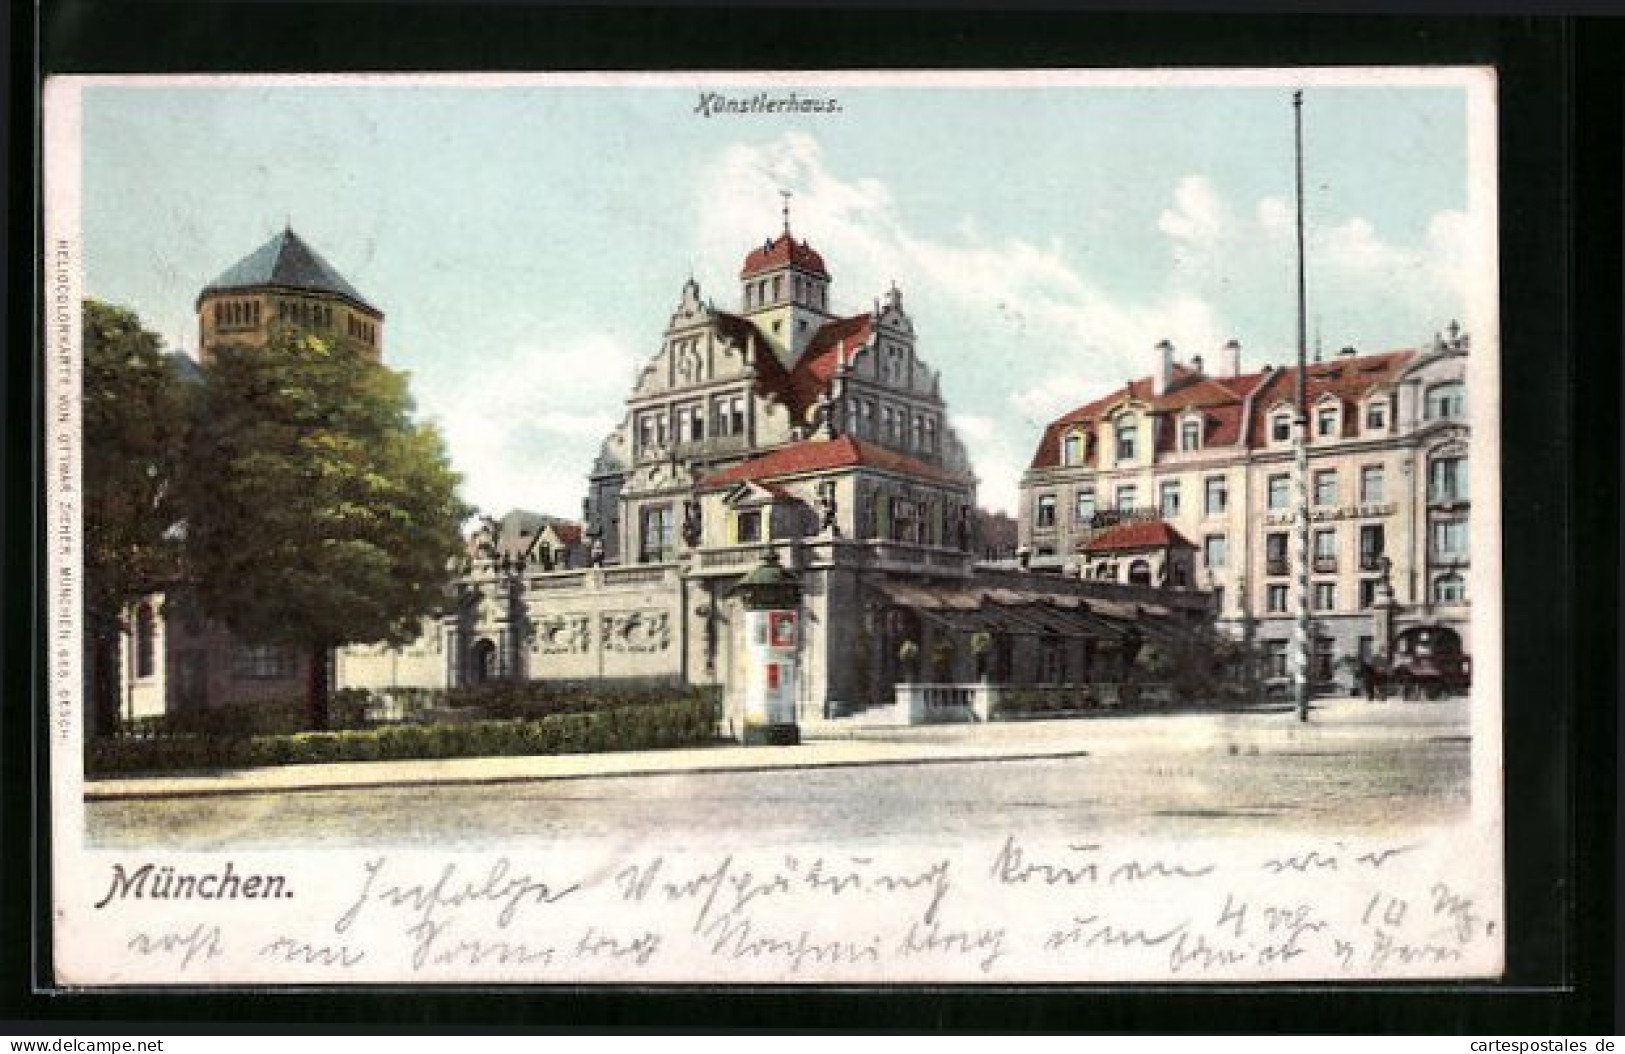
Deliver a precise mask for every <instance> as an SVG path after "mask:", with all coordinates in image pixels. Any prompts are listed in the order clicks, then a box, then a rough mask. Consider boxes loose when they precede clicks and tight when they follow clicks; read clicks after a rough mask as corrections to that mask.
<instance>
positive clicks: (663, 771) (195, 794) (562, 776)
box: [84, 750, 1091, 802]
mask: <svg viewBox="0 0 1625 1054" xmlns="http://www.w3.org/2000/svg"><path fill="white" fill-rule="evenodd" d="M1090 753H1091V752H1090V751H1087V750H1064V751H1045V752H1037V753H1034V752H1028V753H1019V754H957V755H952V756H947V757H930V756H923V757H897V758H867V759H836V760H830V761H798V762H791V763H789V764H782V765H774V764H766V763H755V764H745V765H695V766H681V767H664V768H646V769H624V770H620V771H615V772H555V773H548V772H536V773H522V774H521V773H515V774H513V775H502V776H477V775H468V776H456V775H452V776H440V777H435V778H431V779H404V778H397V779H381V780H376V781H365V780H363V781H357V782H354V783H295V784H290V785H288V786H261V787H252V786H232V787H169V788H164V789H161V790H151V791H143V790H108V791H99V790H97V789H96V787H95V786H94V784H92V783H86V784H85V788H84V799H85V801H86V802H93V801H94V802H118V801H151V800H157V799H163V798H239V797H248V796H251V795H256V794H321V793H334V792H340V791H350V790H403V789H407V788H411V787H495V786H502V785H505V784H513V783H550V782H561V781H566V780H612V779H630V778H644V777H648V776H689V775H694V776H716V775H727V774H729V773H761V772H780V771H788V770H796V769H800V770H807V769H854V768H880V767H883V766H887V765H968V764H973V763H976V762H987V761H1049V760H1061V759H1065V758H1081V757H1088V756H1089V755H1090Z"/></svg>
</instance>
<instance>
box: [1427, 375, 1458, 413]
mask: <svg viewBox="0 0 1625 1054" xmlns="http://www.w3.org/2000/svg"><path fill="white" fill-rule="evenodd" d="M1425 413H1426V416H1427V419H1428V420H1429V421H1447V420H1450V419H1452V418H1456V417H1464V416H1466V413H1467V386H1466V385H1465V384H1463V383H1462V382H1461V381H1449V382H1447V383H1445V384H1435V385H1434V386H1433V387H1431V388H1429V389H1428V391H1427V403H1426V409H1425Z"/></svg>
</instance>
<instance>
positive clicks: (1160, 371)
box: [1151, 340, 1174, 395]
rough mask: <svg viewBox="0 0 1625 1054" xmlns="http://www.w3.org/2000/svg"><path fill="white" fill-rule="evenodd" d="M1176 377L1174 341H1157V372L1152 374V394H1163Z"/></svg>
mask: <svg viewBox="0 0 1625 1054" xmlns="http://www.w3.org/2000/svg"><path fill="white" fill-rule="evenodd" d="M1173 377H1174V345H1173V342H1172V341H1167V340H1159V341H1157V372H1156V373H1154V374H1152V375H1151V394H1152V395H1161V394H1163V393H1164V392H1166V391H1167V390H1168V382H1169V381H1171V380H1173Z"/></svg>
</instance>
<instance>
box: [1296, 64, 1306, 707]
mask: <svg viewBox="0 0 1625 1054" xmlns="http://www.w3.org/2000/svg"><path fill="white" fill-rule="evenodd" d="M1292 125H1293V146H1294V150H1293V162H1294V164H1293V170H1294V175H1295V177H1296V179H1295V185H1296V189H1297V206H1298V232H1297V233H1298V377H1297V390H1296V392H1295V393H1294V407H1293V422H1292V439H1293V454H1294V457H1293V474H1294V475H1295V476H1296V477H1297V479H1296V480H1295V481H1294V482H1295V487H1294V490H1295V491H1296V496H1297V508H1296V510H1295V513H1294V516H1293V525H1294V527H1295V528H1296V535H1297V537H1296V539H1295V541H1296V548H1297V551H1298V566H1297V580H1296V583H1295V584H1296V586H1297V594H1298V595H1297V614H1298V619H1297V623H1296V625H1295V626H1294V627H1293V631H1292V677H1293V684H1292V688H1293V695H1294V699H1295V702H1296V704H1297V710H1298V720H1299V721H1307V720H1309V648H1310V638H1309V634H1310V627H1309V394H1308V371H1309V362H1308V359H1309V346H1308V334H1307V332H1306V328H1305V322H1304V319H1305V315H1306V299H1307V297H1306V293H1305V288H1304V286H1305V282H1304V252H1303V92H1302V91H1295V92H1293V93H1292Z"/></svg>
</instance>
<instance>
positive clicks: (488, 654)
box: [469, 637, 497, 684]
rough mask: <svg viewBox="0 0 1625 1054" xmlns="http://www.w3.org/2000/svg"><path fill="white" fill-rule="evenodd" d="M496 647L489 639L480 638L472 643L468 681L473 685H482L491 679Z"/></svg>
mask: <svg viewBox="0 0 1625 1054" xmlns="http://www.w3.org/2000/svg"><path fill="white" fill-rule="evenodd" d="M496 657H497V646H496V645H495V644H494V643H492V641H491V638H490V637H481V638H480V639H479V640H477V641H475V642H474V649H473V652H472V653H471V654H470V656H469V675H470V676H469V680H470V681H472V682H473V683H474V684H484V683H485V682H486V681H489V680H490V679H491V675H492V673H493V672H494V671H495V669H496Z"/></svg>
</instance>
